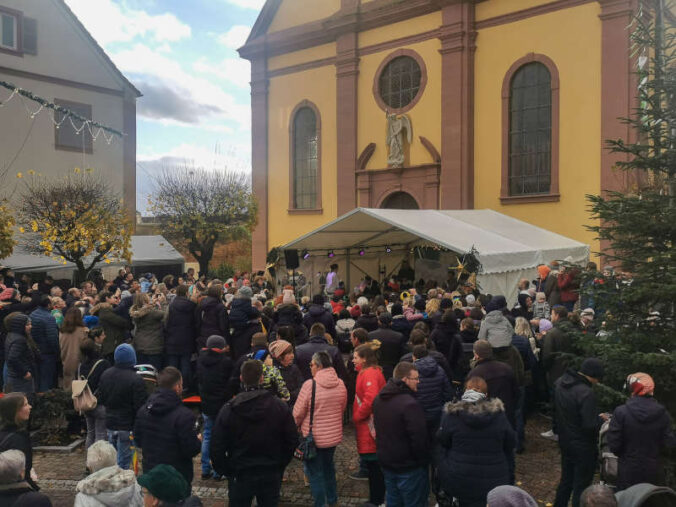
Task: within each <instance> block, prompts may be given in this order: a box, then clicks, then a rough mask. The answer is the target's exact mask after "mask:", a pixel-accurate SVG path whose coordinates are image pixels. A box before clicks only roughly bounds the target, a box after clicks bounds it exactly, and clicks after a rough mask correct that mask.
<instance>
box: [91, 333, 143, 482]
mask: <svg viewBox="0 0 676 507" xmlns="http://www.w3.org/2000/svg"><path fill="white" fill-rule="evenodd" d="M135 365H136V352H134V349H133V348H132V346H131V345H129V344H126V343H123V344H122V345H118V346H117V348H116V349H115V365H114V366H113V367H112V368H108V369H107V370H106V371H104V372H103V375H101V380H100V381H99V389H98V393H97V399H98V402H99V403H100V404H102V405H103V406H104V407H105V409H106V430H107V432H108V441H109V442H110V443H111V444H112V445H113V446H114V447H115V448H116V449H117V464H118V466H119V467H120V468H123V469H128V468H129V465H130V464H131V458H132V453H131V441H130V433H131V432H132V430H133V429H134V421H135V419H136V413H137V412H138V410H139V409H140V408H141V407H142V406H143V404H144V403H145V401H146V398H148V393H147V392H146V388H145V385H144V382H143V379H142V378H141V377H140V376H139V375H137V374H136V371H135V370H134V366H135Z"/></svg>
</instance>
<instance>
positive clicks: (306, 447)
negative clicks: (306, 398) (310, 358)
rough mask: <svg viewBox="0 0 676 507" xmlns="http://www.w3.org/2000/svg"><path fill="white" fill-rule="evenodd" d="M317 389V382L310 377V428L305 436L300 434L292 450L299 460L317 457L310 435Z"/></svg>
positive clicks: (312, 438)
mask: <svg viewBox="0 0 676 507" xmlns="http://www.w3.org/2000/svg"><path fill="white" fill-rule="evenodd" d="M316 391H317V382H315V380H314V379H312V399H311V401H310V430H309V431H308V433H307V437H303V436H301V439H300V443H299V444H298V447H296V450H295V451H294V452H293V457H294V458H296V459H298V460H300V461H308V460H311V459H314V458H316V457H317V445H316V444H315V438H314V436H313V435H312V423H313V422H314V415H315V394H316Z"/></svg>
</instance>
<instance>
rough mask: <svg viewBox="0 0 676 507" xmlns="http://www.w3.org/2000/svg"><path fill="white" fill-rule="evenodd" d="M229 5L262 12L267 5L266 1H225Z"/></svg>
mask: <svg viewBox="0 0 676 507" xmlns="http://www.w3.org/2000/svg"><path fill="white" fill-rule="evenodd" d="M225 1H226V2H228V3H229V4H232V5H236V6H238V7H242V8H244V9H255V10H260V9H262V8H263V5H265V0H225Z"/></svg>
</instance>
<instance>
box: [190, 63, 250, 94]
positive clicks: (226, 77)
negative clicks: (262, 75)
mask: <svg viewBox="0 0 676 507" xmlns="http://www.w3.org/2000/svg"><path fill="white" fill-rule="evenodd" d="M193 69H195V70H196V71H197V72H200V73H202V74H206V75H209V76H216V77H218V78H219V79H222V80H223V81H226V82H228V83H231V84H234V85H235V86H238V87H240V88H248V87H249V82H250V81H251V63H250V62H249V61H248V60H243V59H241V58H225V59H224V60H221V61H220V62H218V63H211V62H209V61H208V60H207V59H206V58H204V57H202V58H200V59H198V60H197V61H196V62H195V63H194V64H193Z"/></svg>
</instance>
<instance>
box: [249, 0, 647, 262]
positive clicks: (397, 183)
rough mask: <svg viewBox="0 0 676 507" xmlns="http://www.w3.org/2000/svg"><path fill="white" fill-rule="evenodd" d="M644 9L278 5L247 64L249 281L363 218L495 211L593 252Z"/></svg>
mask: <svg viewBox="0 0 676 507" xmlns="http://www.w3.org/2000/svg"><path fill="white" fill-rule="evenodd" d="M636 2H637V0H267V2H266V4H265V6H264V8H263V10H262V12H261V14H260V16H259V18H258V20H257V22H256V24H255V25H254V27H253V30H252V33H251V35H250V37H249V39H248V41H247V43H246V44H245V46H243V47H242V48H241V49H240V54H241V56H242V57H243V58H246V59H248V60H250V61H251V64H252V71H251V74H252V75H251V93H252V137H253V153H252V165H253V188H254V192H255V194H256V196H257V197H258V199H259V209H260V215H259V221H258V226H257V228H256V229H255V231H254V235H253V268H254V269H260V268H261V267H263V266H264V264H265V256H266V253H267V252H268V250H270V249H271V248H273V247H276V246H281V245H283V244H285V243H287V242H288V241H290V240H292V239H294V238H296V237H298V236H300V235H302V234H304V233H306V232H309V231H311V230H313V229H315V228H317V227H319V226H321V225H323V224H325V223H327V222H329V221H331V220H333V219H335V218H336V217H338V216H341V215H342V214H344V213H346V212H348V211H350V210H352V209H353V208H355V207H357V206H361V207H388V208H413V209H415V208H420V209H423V208H425V209H471V208H475V209H480V208H490V209H493V210H496V211H499V212H501V213H505V214H507V215H510V216H513V217H515V218H518V219H520V220H524V221H526V222H529V223H532V224H534V225H537V226H540V227H543V228H546V229H549V230H551V231H554V232H556V233H559V234H563V235H565V236H568V237H570V238H573V239H576V240H578V241H582V242H585V243H588V244H590V245H591V246H592V250H595V251H598V249H599V244H598V242H596V241H595V239H594V235H593V233H591V232H589V231H588V230H586V228H585V225H591V224H592V221H591V220H590V218H589V215H588V212H587V209H586V200H585V195H586V194H599V193H600V192H601V191H603V190H621V189H623V188H625V187H626V185H627V184H628V182H627V177H626V175H625V174H623V173H620V172H615V171H614V170H613V166H614V163H615V162H616V161H617V155H614V154H611V153H610V152H608V151H607V150H606V148H605V140H606V139H617V138H624V139H630V135H631V133H630V131H629V129H628V127H627V126H626V125H625V124H623V123H622V121H620V120H619V119H618V118H622V117H627V116H629V115H630V114H631V111H632V108H633V103H634V96H635V90H636V83H635V76H634V74H633V70H632V69H633V67H632V65H633V62H632V58H631V51H630V31H629V30H628V27H629V26H630V24H631V20H632V16H633V13H634V12H635V10H636V8H637V5H636Z"/></svg>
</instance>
